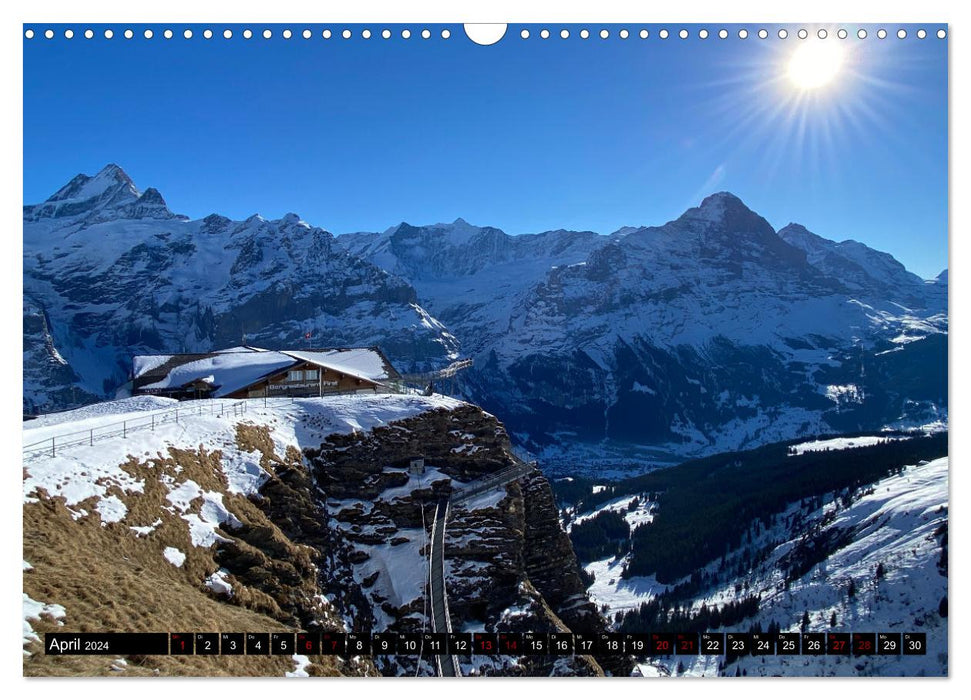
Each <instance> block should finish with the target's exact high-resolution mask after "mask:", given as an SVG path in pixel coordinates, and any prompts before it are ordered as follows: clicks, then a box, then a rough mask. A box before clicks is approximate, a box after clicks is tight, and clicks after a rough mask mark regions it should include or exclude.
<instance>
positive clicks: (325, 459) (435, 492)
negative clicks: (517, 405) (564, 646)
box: [305, 405, 630, 675]
mask: <svg viewBox="0 0 971 700" xmlns="http://www.w3.org/2000/svg"><path fill="white" fill-rule="evenodd" d="M508 449H509V441H508V437H507V435H506V432H505V429H504V428H503V426H502V424H501V423H499V421H498V420H496V418H495V417H493V416H491V415H489V414H488V413H485V412H484V411H482V410H481V409H479V408H477V407H474V406H469V405H461V406H459V407H457V408H455V409H453V410H446V409H439V410H434V411H428V412H425V413H422V414H420V415H418V416H415V417H412V418H408V419H405V420H401V421H397V422H395V423H393V424H389V425H386V426H382V427H378V428H375V429H374V430H372V431H370V432H368V433H359V434H354V433H351V434H345V435H330V436H328V437H327V438H326V440H325V441H324V442H323V444H322V445H321V446H320V447H319V448H311V449H307V450H305V453H306V455H307V457H308V460H309V463H310V465H311V467H312V470H313V474H314V477H315V480H316V483H317V485H318V487H319V488H320V489H321V490H322V491H323V492H324V493H326V500H325V504H326V506H327V510H328V513H329V514H330V517H331V523H332V525H333V527H334V529H335V530H336V531H338V532H340V533H341V537H342V538H343V539H344V540H345V541H346V542H347V543H348V544H349V546H350V551H349V552H348V561H349V562H350V564H351V566H352V568H353V580H354V582H355V584H356V585H357V586H358V587H359V588H360V590H361V591H362V592H363V595H364V596H365V597H366V598H367V599H368V600H369V601H370V606H369V607H370V610H371V612H372V613H373V619H372V620H371V624H374V625H375V626H374V628H373V629H374V630H375V631H384V630H389V631H398V632H420V631H425V630H427V629H429V628H430V622H429V617H428V615H429V614H430V613H429V611H428V607H427V606H428V601H427V600H426V599H425V589H424V583H425V578H426V577H427V568H426V567H427V557H428V554H429V535H430V528H431V524H432V520H433V518H434V514H435V508H436V505H437V503H438V501H439V500H441V499H447V498H449V497H450V496H451V495H452V493H453V492H454V491H455V489H456V488H457V487H459V486H461V485H463V484H467V483H469V482H471V481H475V480H476V479H479V478H481V477H483V476H486V475H489V474H492V473H494V472H497V471H499V470H502V469H504V468H507V467H511V466H513V464H514V462H513V459H512V458H511V457H510V456H509V453H508ZM416 456H421V457H423V458H424V463H425V470H424V473H421V474H417V473H410V472H409V470H408V465H409V461H410V459H411V458H413V457H416ZM445 566H446V589H447V593H448V605H449V612H450V615H451V619H452V627H453V629H454V630H455V631H467V632H473V631H488V632H504V631H505V632H526V631H534V632H544V631H545V632H557V631H561V632H562V631H575V632H589V633H596V632H602V631H604V630H605V629H606V627H605V623H604V620H603V618H602V617H601V616H600V615H599V614H598V613H597V610H596V607H595V606H594V605H593V604H592V603H591V602H590V601H589V599H587V597H586V594H585V592H584V587H583V584H582V582H581V580H580V576H579V573H578V564H577V560H576V556H575V554H574V553H573V550H572V547H571V544H570V540H569V538H568V537H567V535H566V533H565V532H563V530H562V528H561V527H560V524H559V521H558V519H557V509H556V506H555V503H554V501H553V494H552V491H551V489H550V486H549V483H548V482H547V481H546V479H545V477H543V476H542V475H541V474H540V473H539V472H533V473H531V474H530V475H529V476H527V477H523V478H522V479H520V480H518V481H513V482H511V483H508V484H506V485H505V486H501V487H499V488H497V489H494V490H492V491H486V492H484V493H481V494H479V495H476V496H473V497H472V498H469V499H466V500H458V501H456V503H455V504H454V505H452V506H450V509H449V516H448V519H447V524H446V531H445ZM601 661H603V660H601ZM378 663H379V665H380V667H381V668H382V671H383V672H384V673H389V674H400V673H413V672H414V670H413V665H414V661H413V660H411V659H408V658H400V659H395V660H379V661H378ZM605 669H606V670H608V671H610V672H612V673H617V674H623V675H627V674H629V673H630V666H629V662H628V660H627V659H625V658H622V657H618V658H612V659H610V660H609V665H608V666H607V667H603V666H602V665H601V664H600V663H598V661H596V660H594V659H592V658H589V657H576V658H574V659H560V660H556V659H554V658H550V657H520V658H507V657H500V658H499V659H495V658H487V657H472V658H471V660H469V661H468V662H463V670H464V672H465V673H469V674H484V675H492V674H502V675H510V674H512V675H550V674H557V675H559V674H572V675H576V674H580V675H589V674H600V673H602V672H603V670H605Z"/></svg>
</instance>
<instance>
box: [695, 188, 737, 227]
mask: <svg viewBox="0 0 971 700" xmlns="http://www.w3.org/2000/svg"><path fill="white" fill-rule="evenodd" d="M735 213H747V214H752V213H753V212H752V210H751V209H749V208H748V207H747V206H745V203H744V202H743V201H742V200H741V199H739V198H738V197H736V196H735V195H733V194H732V193H731V192H715V193H714V194H710V195H708V196H707V197H705V198H704V199H703V200H702V201H701V205H700V206H698V207H696V208H693V209H689V210H688V212H686V214H693V218H699V219H706V220H708V221H720V220H721V219H723V218H725V217H726V216H727V215H730V214H735Z"/></svg>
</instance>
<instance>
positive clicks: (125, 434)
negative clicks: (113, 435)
mask: <svg viewBox="0 0 971 700" xmlns="http://www.w3.org/2000/svg"><path fill="white" fill-rule="evenodd" d="M121 436H122V437H123V438H126V437H128V421H126V420H123V421H122V422H121Z"/></svg>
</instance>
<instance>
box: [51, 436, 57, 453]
mask: <svg viewBox="0 0 971 700" xmlns="http://www.w3.org/2000/svg"><path fill="white" fill-rule="evenodd" d="M56 456H57V448H56V447H54V438H53V437H52V438H51V457H56Z"/></svg>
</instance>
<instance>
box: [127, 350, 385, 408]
mask: <svg viewBox="0 0 971 700" xmlns="http://www.w3.org/2000/svg"><path fill="white" fill-rule="evenodd" d="M400 378H401V375H400V374H399V373H398V372H397V371H396V370H395V368H394V367H392V365H391V362H390V361H388V358H387V357H385V355H384V353H382V352H381V350H380V349H378V348H375V347H371V348H319V349H311V350H264V349H262V348H254V347H250V346H239V347H235V348H229V349H227V350H220V351H218V352H213V353H196V354H182V355H136V356H135V357H133V358H132V393H133V394H135V395H142V394H150V395H154V396H167V397H170V398H175V399H180V400H184V399H210V398H213V399H221V398H228V399H246V398H263V397H269V398H273V397H277V396H293V397H300V396H324V395H325V394H337V393H343V394H347V393H384V392H389V391H391V386H390V383H391V382H393V381H395V380H397V379H400Z"/></svg>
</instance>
